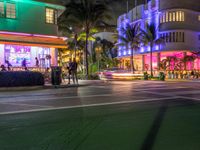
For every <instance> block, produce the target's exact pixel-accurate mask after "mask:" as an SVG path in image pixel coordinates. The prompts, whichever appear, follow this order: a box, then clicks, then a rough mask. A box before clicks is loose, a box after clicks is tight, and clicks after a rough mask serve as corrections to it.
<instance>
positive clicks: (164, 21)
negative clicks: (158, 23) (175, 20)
mask: <svg viewBox="0 0 200 150" xmlns="http://www.w3.org/2000/svg"><path fill="white" fill-rule="evenodd" d="M164 22H165V13H164V14H163V23H164Z"/></svg>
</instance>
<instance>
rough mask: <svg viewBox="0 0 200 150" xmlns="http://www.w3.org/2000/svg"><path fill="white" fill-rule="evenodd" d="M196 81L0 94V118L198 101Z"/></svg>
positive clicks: (107, 84)
mask: <svg viewBox="0 0 200 150" xmlns="http://www.w3.org/2000/svg"><path fill="white" fill-rule="evenodd" d="M199 91H200V82H160V81H132V82H130V81H129V82H128V81H112V82H94V83H93V84H92V83H91V84H89V85H87V86H80V87H71V88H60V89H59V88H58V89H39V90H26V91H11V92H9V91H7V92H0V115H5V114H16V113H26V112H37V111H48V110H57V109H58V110H59V109H72V108H77V107H92V106H104V105H116V104H129V103H130V104H134V103H148V102H156V101H195V102H199V101H200V92H199Z"/></svg>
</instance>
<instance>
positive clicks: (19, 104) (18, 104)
mask: <svg viewBox="0 0 200 150" xmlns="http://www.w3.org/2000/svg"><path fill="white" fill-rule="evenodd" d="M0 104H7V105H17V106H30V107H41V108H52V107H53V106H47V105H45V106H41V105H32V104H22V103H5V102H3V103H0Z"/></svg>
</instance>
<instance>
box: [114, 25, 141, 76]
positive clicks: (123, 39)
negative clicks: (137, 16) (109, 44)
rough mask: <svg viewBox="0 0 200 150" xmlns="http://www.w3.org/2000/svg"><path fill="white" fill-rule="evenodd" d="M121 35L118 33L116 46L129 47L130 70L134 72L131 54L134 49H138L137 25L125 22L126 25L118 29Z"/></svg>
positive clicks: (138, 29)
mask: <svg viewBox="0 0 200 150" xmlns="http://www.w3.org/2000/svg"><path fill="white" fill-rule="evenodd" d="M119 30H120V33H121V35H118V40H119V43H117V45H118V46H126V48H127V49H129V48H130V49H131V54H130V64H131V72H132V73H134V71H135V68H134V61H133V54H134V51H137V50H138V49H139V43H140V39H139V31H140V28H139V25H138V24H135V25H131V24H129V23H127V25H126V27H122V28H120V29H119Z"/></svg>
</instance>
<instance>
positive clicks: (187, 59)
mask: <svg viewBox="0 0 200 150" xmlns="http://www.w3.org/2000/svg"><path fill="white" fill-rule="evenodd" d="M196 58H197V56H196V55H186V56H184V57H183V58H182V60H181V61H182V62H183V64H184V69H186V68H187V67H186V65H187V62H192V63H194V61H195V59H196ZM193 68H194V66H193V65H192V69H193Z"/></svg>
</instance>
